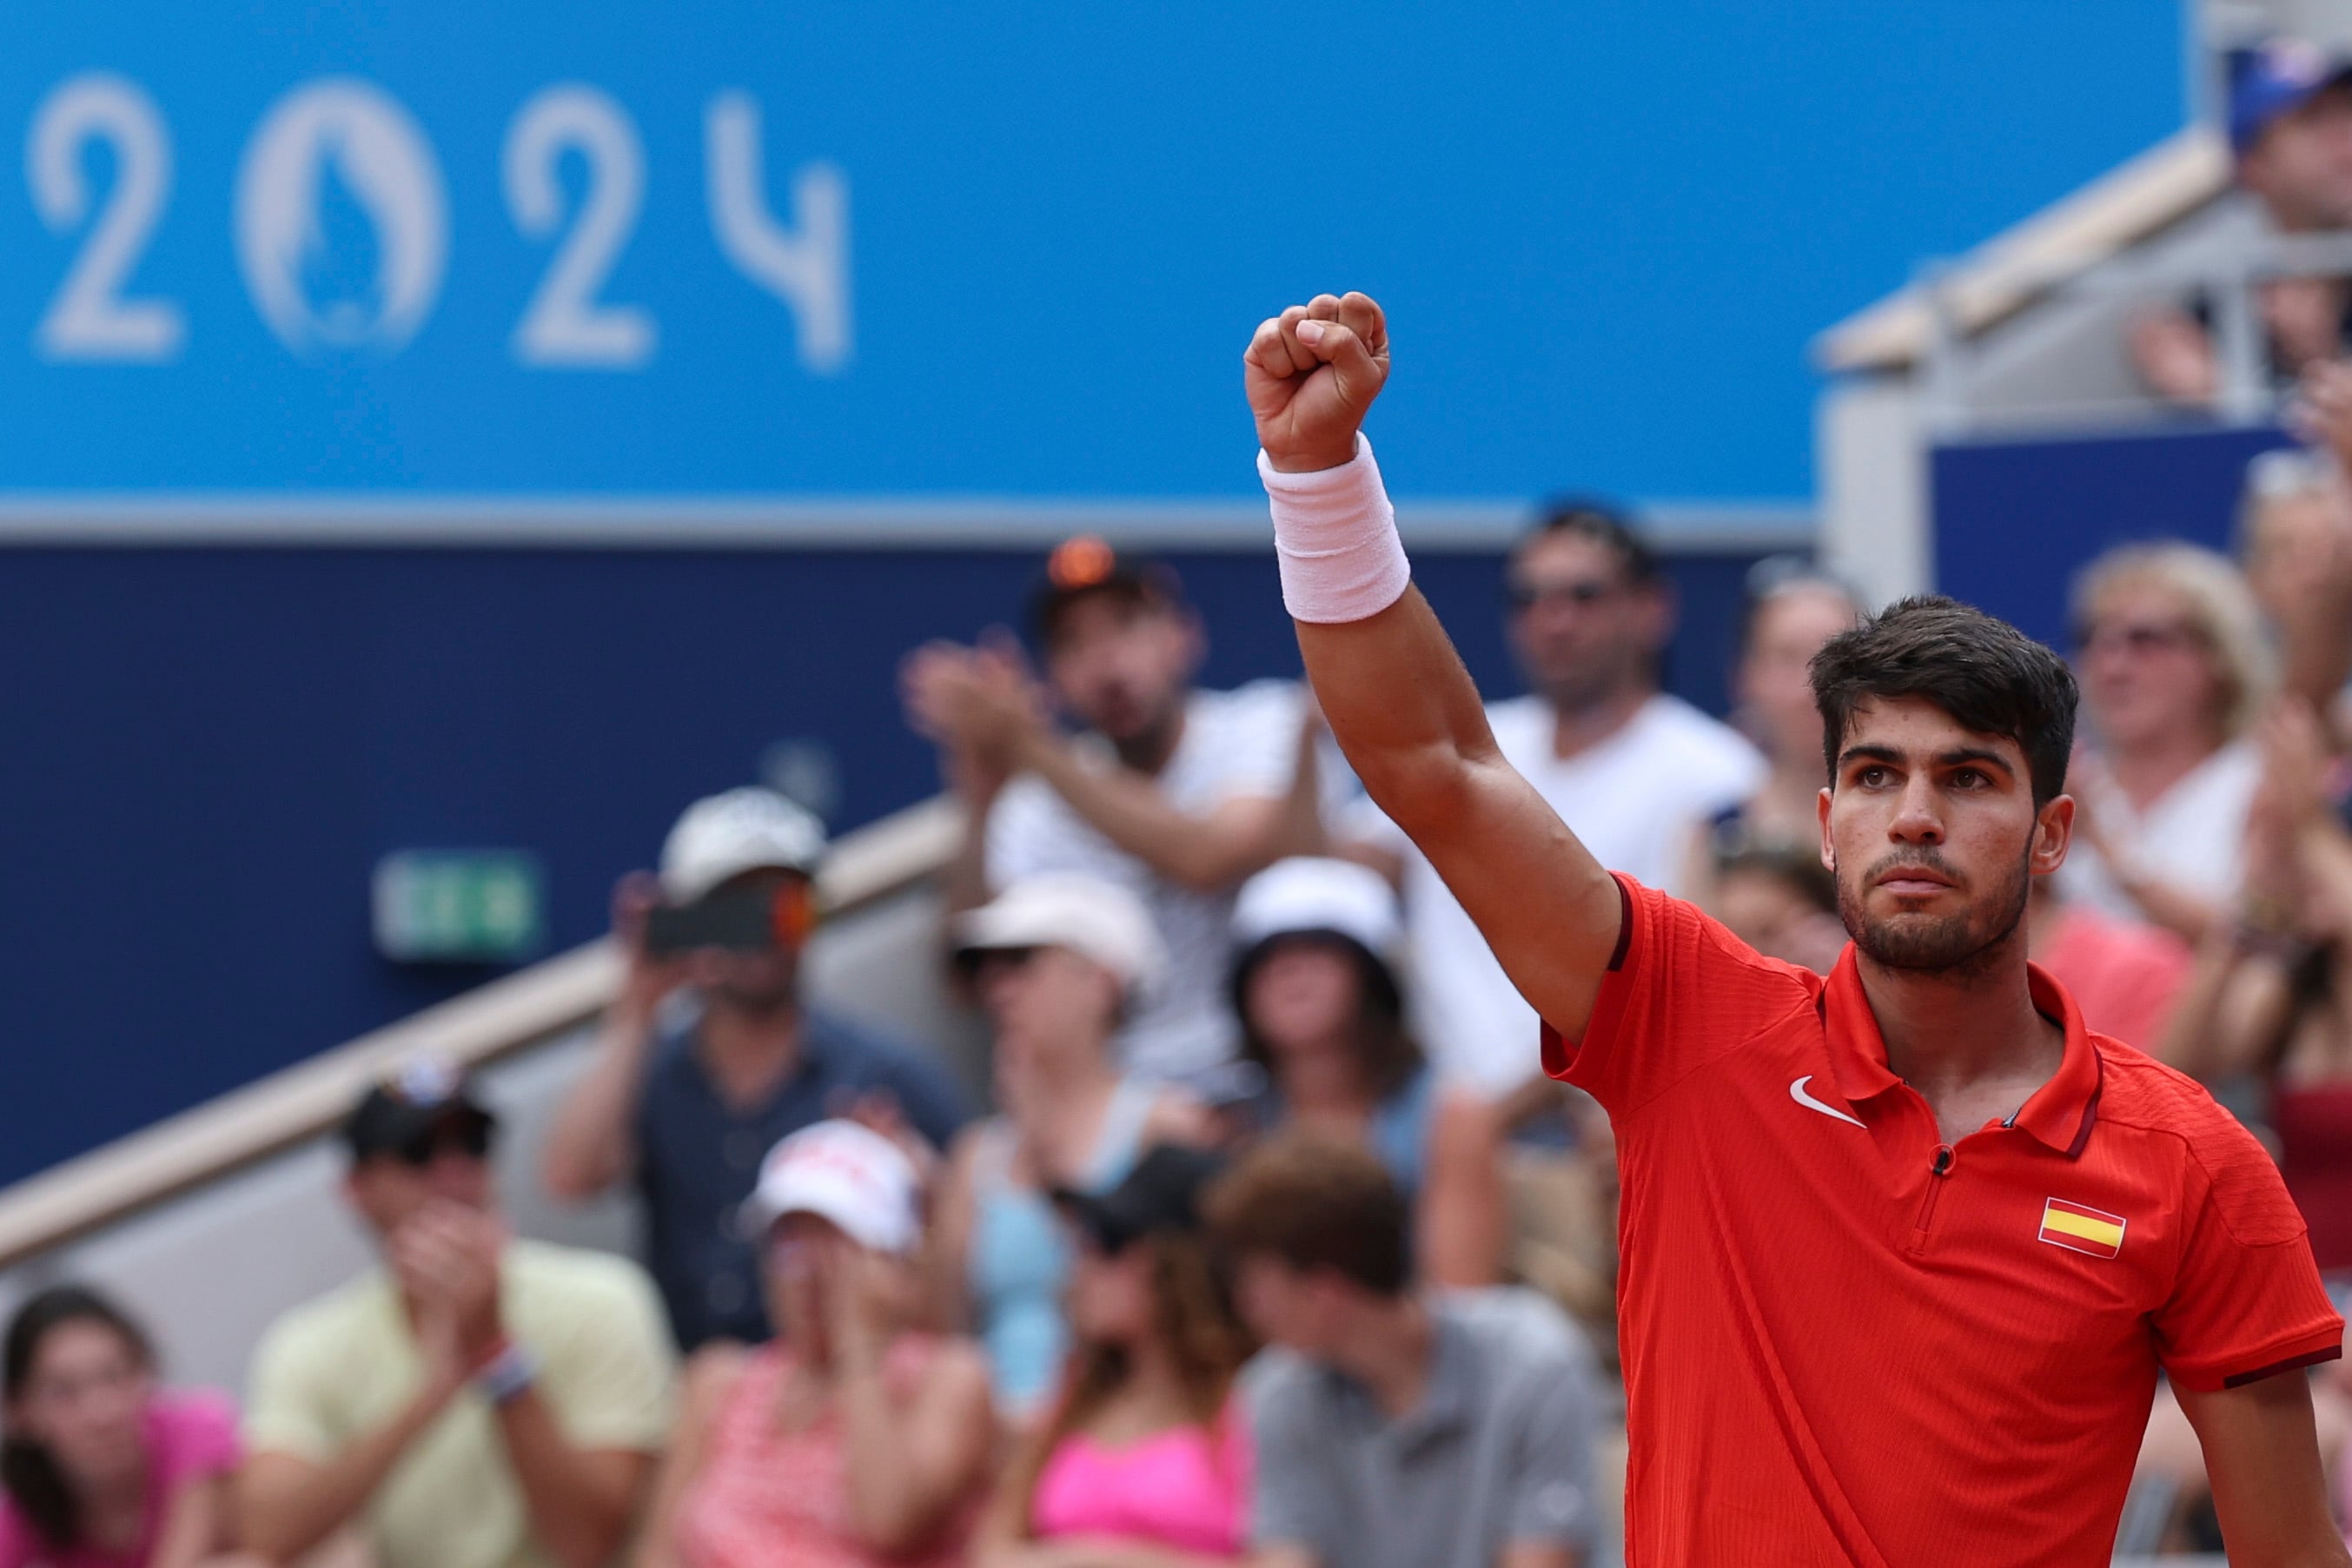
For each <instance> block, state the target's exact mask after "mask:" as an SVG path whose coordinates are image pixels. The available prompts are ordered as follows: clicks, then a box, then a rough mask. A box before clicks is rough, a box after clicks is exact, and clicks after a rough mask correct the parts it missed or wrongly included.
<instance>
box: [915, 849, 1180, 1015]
mask: <svg viewBox="0 0 2352 1568" xmlns="http://www.w3.org/2000/svg"><path fill="white" fill-rule="evenodd" d="M955 936H956V952H957V954H958V956H962V955H965V954H973V953H985V952H990V951H1002V950H1003V949H1004V948H1008V947H1066V948H1067V949H1069V950H1070V951H1071V952H1073V953H1076V954H1077V955H1078V956H1080V957H1082V958H1088V959H1092V960H1093V961H1094V962H1095V963H1097V964H1100V965H1101V966H1102V967H1104V968H1106V969H1108V970H1109V971H1110V972H1111V974H1112V975H1114V976H1115V977H1118V983H1119V985H1120V986H1121V987H1122V988H1125V989H1126V991H1127V993H1128V995H1129V998H1135V997H1139V996H1141V995H1143V994H1145V993H1147V992H1149V991H1150V990H1152V989H1153V988H1155V987H1157V986H1158V985H1159V984H1160V979H1161V977H1163V976H1164V975H1165V974H1166V973H1167V970H1168V946H1167V944H1166V943H1164V942H1162V941H1161V940H1160V929H1159V927H1158V926H1156V925H1153V924H1152V923H1151V912H1150V910H1148V909H1146V908H1144V907H1143V901H1142V900H1141V899H1139V898H1138V897H1136V896H1135V894H1131V893H1129V892H1128V890H1127V889H1125V888H1123V887H1121V886H1119V885H1118V883H1108V882H1105V881H1103V880H1102V879H1101V878H1099V877H1092V876H1087V875H1084V874H1082V873H1077V872H1046V873H1043V874H1041V875H1037V876H1032V877H1025V878H1024V879H1023V880H1021V881H1019V882H1016V883H1013V885H1012V886H1011V887H1008V888H1006V889H1005V890H1004V891H1003V893H1000V894H997V895H996V897H995V899H994V900H993V901H992V902H991V903H988V904H982V905H981V906H980V907H979V908H978V909H975V910H972V911H971V913H969V914H967V915H963V916H962V917H961V918H960V919H958V920H957V921H956V925H955Z"/></svg>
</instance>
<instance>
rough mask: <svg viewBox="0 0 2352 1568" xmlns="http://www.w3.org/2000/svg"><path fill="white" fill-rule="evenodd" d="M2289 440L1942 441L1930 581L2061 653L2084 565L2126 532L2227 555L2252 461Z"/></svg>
mask: <svg viewBox="0 0 2352 1568" xmlns="http://www.w3.org/2000/svg"><path fill="white" fill-rule="evenodd" d="M2288 444H2291V443H2290V441H2289V438H2288V437H2287V435H2286V434H2285V433H2284V432H2283V431H2280V430H2277V429H2275V428H2272V427H2267V426H2265V427H2260V428H2252V429H2240V430H2210V429H2188V430H2183V429H2168V430H2161V431H2156V432H2151V433H2147V434H2137V435H2102V436H2093V437H2084V438H2079V439H2072V440H2045V441H2007V442H1994V441H1980V442H1970V443H1967V444H1956V445H1950V446H1941V447H1938V448H1937V449H1936V451H1935V454H1934V456H1933V459H1932V462H1931V465H1930V469H1929V476H1930V478H1929V482H1930V485H1931V486H1932V494H1933V505H1934V517H1935V519H1936V523H1935V539H1936V585H1937V588H1939V589H1940V590H1941V591H1944V592H1946V593H1948V594H1950V595H1952V596H1953V597H1954V598H1956V599H1961V600H1965V601H1968V602H1969V603H1970V604H1974V605H1977V606H1979V607H1980V608H1982V609H1984V610H1987V611H1990V612H1992V613H1993V614H1995V615H1999V616H2000V617H2002V618H2003V619H2005V620H2008V621H2011V622H2015V623H2016V624H2017V625H2019V626H2021V627H2023V628H2024V629H2025V630H2026V631H2028V632H2032V634H2033V635H2034V636H2036V637H2039V638H2041V639H2042V640H2043V641H2044V642H2047V643H2051V644H2052V645H2053V646H2054V647H2058V648H2062V649H2063V647H2065V645H2066V596H2067V591H2068V589H2069V586H2070V585H2071V583H2072V582H2073V580H2074V574H2075V572H2076V571H2078V570H2080V569H2081V568H2082V566H2083V565H2084V562H2086V561H2088V560H2090V559H2091V558H2092V557H2094V556H2095V555H2097V554H2098V553H2099V552H2100V551H2101V550H2104V549H2106V548H2107V547H2108V546H2110V545H2116V544H2121V543H2124V542H2125V541H2126V540H2132V539H2151V538H2179V539H2189V540H2192V541H2194V542H2196V543H2198V544H2204V545H2210V546H2211V547H2213V548H2214V549H2220V550H2227V549H2229V548H2230V544H2231V539H2230V535H2231V528H2232V527H2233V526H2234V523H2235V520H2236V517H2237V507H2238V493H2239V488H2240V486H2241V484H2242V482H2243V480H2244V477H2245V472H2246V462H2247V460H2248V459H2249V458H2251V457H2252V456H2253V455H2255V454H2256V453H2258V452H2267V451H2270V450H2272V449H2273V448H2274V447H2279V446H2284V445H2288Z"/></svg>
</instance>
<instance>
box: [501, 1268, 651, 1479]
mask: <svg viewBox="0 0 2352 1568" xmlns="http://www.w3.org/2000/svg"><path fill="white" fill-rule="evenodd" d="M606 1261H607V1262H608V1263H609V1264H610V1265H611V1270H612V1272H611V1274H610V1276H609V1280H610V1283H609V1284H601V1283H600V1288H597V1289H593V1290H583V1291H581V1292H580V1294H579V1299H578V1301H577V1302H576V1303H575V1307H574V1311H573V1312H572V1314H571V1319H570V1322H568V1323H567V1325H566V1332H564V1333H562V1336H561V1339H560V1341H559V1342H558V1343H552V1344H549V1345H545V1346H541V1345H532V1346H531V1347H530V1348H531V1349H532V1350H533V1351H535V1352H537V1353H538V1354H540V1355H541V1357H542V1358H543V1363H542V1367H543V1369H542V1372H541V1379H540V1388H541V1393H542V1394H543V1396H545V1398H546V1399H547V1402H548V1405H549V1407H550V1409H551V1411H552V1412H553V1414H554V1416H555V1424H556V1425H557V1426H558V1427H561V1428H562V1432H563V1435H564V1437H566V1438H568V1439H569V1440H570V1441H571V1442H572V1443H573V1444H575V1445H577V1446H578V1447H580V1448H591V1449H595V1448H619V1449H626V1450H629V1451H631V1452H634V1453H648V1454H649V1453H654V1452H657V1451H658V1450H659V1449H660V1448H661V1446H662V1444H663V1442H664V1441H665V1440H666V1439H667V1437H668V1435H669V1427H670V1415H671V1411H670V1399H671V1375H672V1372H673V1366H672V1355H671V1352H670V1341H669V1334H668V1332H667V1329H666V1328H665V1327H664V1326H663V1322H662V1309H661V1303H660V1301H658V1300H656V1297H655V1295H654V1289H653V1282H652V1281H649V1280H647V1279H646V1277H645V1275H644V1274H643V1273H642V1272H641V1271H640V1270H638V1269H637V1268H636V1266H635V1265H634V1264H631V1263H626V1262H624V1261H623V1260H620V1259H617V1258H615V1259H610V1260H606Z"/></svg>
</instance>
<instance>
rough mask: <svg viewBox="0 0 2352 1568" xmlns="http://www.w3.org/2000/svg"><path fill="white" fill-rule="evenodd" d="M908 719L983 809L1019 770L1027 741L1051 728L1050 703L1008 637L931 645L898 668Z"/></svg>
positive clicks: (954, 781)
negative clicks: (941, 754) (934, 744)
mask: <svg viewBox="0 0 2352 1568" xmlns="http://www.w3.org/2000/svg"><path fill="white" fill-rule="evenodd" d="M898 686H899V692H900V695H901V696H902V697H903V699H904V701H905V703H906V706H907V720H908V724H910V725H911V726H912V727H914V729H915V731H916V733H918V734H919V735H921V736H924V737H927V738H929V739H930V740H932V741H935V742H937V743H938V744H939V746H940V747H941V749H942V750H943V751H944V752H945V754H946V757H945V762H946V771H947V775H948V781H949V784H950V788H952V789H955V790H956V791H957V792H958V793H959V794H960V795H961V796H962V797H963V798H964V799H965V800H966V801H968V802H972V803H976V804H985V803H986V802H987V801H988V800H992V799H993V798H994V796H995V793H996V791H997V790H998V789H1002V788H1003V786H1004V783H1005V781H1006V779H1009V778H1011V776H1012V775H1013V773H1014V772H1015V771H1017V769H1018V768H1019V765H1020V763H1019V752H1020V749H1021V747H1022V746H1023V745H1024V743H1025V742H1026V741H1028V740H1029V739H1031V738H1033V737H1035V736H1037V735H1040V734H1042V733H1044V732H1045V728H1046V719H1045V697H1044V694H1043V693H1042V692H1041V691H1040V690H1039V689H1038V687H1037V684H1036V682H1035V681H1034V679H1032V678H1031V676H1030V674H1029V671H1028V667H1027V665H1026V664H1024V662H1023V661H1022V658H1021V655H1020V652H1019V649H1018V646H1017V645H1015V644H1013V643H1012V639H1011V638H1010V636H1009V635H1002V634H1000V635H998V636H995V637H992V638H991V639H989V640H988V641H987V642H985V643H983V645H982V646H981V647H979V648H962V647H958V646H956V645H955V644H953V643H927V644H925V645H924V646H922V647H920V648H918V649H916V650H915V651H914V652H913V653H909V654H908V655H907V657H906V659H905V661H904V662H903V663H902V664H900V665H899V668H898Z"/></svg>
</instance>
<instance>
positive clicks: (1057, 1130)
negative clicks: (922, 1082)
mask: <svg viewBox="0 0 2352 1568" xmlns="http://www.w3.org/2000/svg"><path fill="white" fill-rule="evenodd" d="M955 931H956V941H957V948H958V950H957V958H958V960H959V962H960V963H961V964H962V965H963V966H964V967H965V969H966V971H967V972H968V973H969V974H970V976H971V979H972V982H973V985H974V988H976V989H977V991H978V992H979V994H980V998H981V1002H982V1006H983V1007H985V1008H986V1009H987V1010H988V1015H989V1020H990V1022H991V1023H992V1024H993V1025H994V1027H995V1040H994V1045H995V1073H996V1099H997V1103H998V1104H1000V1105H1001V1106H1002V1107H1003V1109H1002V1110H1001V1111H1000V1112H999V1113H997V1114H996V1115H994V1116H992V1117H991V1118H990V1119H989V1120H987V1121H985V1122H982V1123H981V1124H978V1125H976V1126H974V1127H972V1128H971V1129H970V1130H968V1131H967V1132H966V1133H965V1134H963V1136H962V1137H961V1138H960V1139H958V1140H957V1142H956V1145H955V1147H954V1149H953V1150H952V1151H951V1152H950V1155H949V1159H948V1168H947V1175H946V1177H945V1179H944V1180H943V1181H942V1183H941V1185H940V1201H939V1204H938V1207H937V1208H936V1210H935V1212H934V1214H933V1217H932V1220H933V1223H932V1233H931V1259H930V1264H931V1268H930V1273H931V1285H932V1292H933V1300H934V1303H935V1312H936V1316H937V1317H938V1318H939V1319H940V1321H941V1322H945V1323H946V1324H947V1325H949V1326H950V1327H962V1326H965V1325H969V1326H970V1327H971V1330H972V1332H973V1333H975V1334H976V1335H977V1336H978V1338H979V1339H980V1342H981V1343H982V1345H983V1346H984V1347H985V1348H986V1350H987V1352H988V1360H989V1370H990V1373H991V1375H992V1378H993V1379H994V1384H995V1389H996V1403H997V1407H998V1409H999V1410H1000V1411H1001V1412H1003V1414H1004V1415H1006V1416H1009V1417H1012V1418H1013V1419H1016V1420H1022V1419H1026V1418H1027V1417H1029V1416H1034V1414H1035V1413H1036V1412H1037V1411H1038V1409H1039V1408H1040V1406H1041V1404H1042V1403H1043V1401H1044V1400H1045V1397H1046V1396H1047V1395H1049V1394H1050V1393H1051V1392H1052V1391H1053V1386H1054V1380H1055V1376H1056V1375H1058V1374H1059V1372H1060V1370H1061V1366H1062V1358H1063V1354H1064V1351H1065V1349H1066V1346H1067V1343H1068V1337H1069V1331H1068V1324H1067V1322H1066V1319H1065V1317H1064V1315H1063V1301H1062V1293H1063V1288H1064V1286H1065V1285H1066V1283H1067V1282H1068V1280H1069V1275H1070V1264H1071V1256H1070V1248H1069V1243H1068V1241H1067V1239H1066V1238H1065V1237H1064V1235H1063V1233H1062V1227H1061V1225H1060V1224H1059V1222H1058V1221H1057V1220H1056V1218H1055V1213H1054V1207H1053V1203H1052V1199H1051V1197H1050V1196H1049V1195H1051V1194H1054V1193H1057V1192H1069V1193H1100V1192H1106V1191H1108V1190H1109V1189H1110V1188H1112V1187H1114V1186H1118V1183H1119V1182H1120V1181H1122V1180H1124V1179H1125V1178H1126V1176H1127V1174H1128V1172H1129V1170H1131V1169H1133V1168H1134V1166H1135V1163H1136V1160H1137V1159H1138V1157H1139V1155H1141V1154H1142V1152H1143V1151H1144V1150H1146V1149H1149V1148H1150V1147H1152V1146H1153V1145H1158V1144H1162V1143H1184V1144H1202V1143H1206V1142H1207V1141H1208V1140H1209V1138H1210V1137H1211V1135H1212V1133H1213V1127H1212V1125H1211V1123H1210V1121H1209V1117H1208V1115H1207V1113H1205V1112H1204V1111H1202V1108H1201V1106H1200V1103H1198V1102H1197V1101H1195V1100H1194V1099H1193V1098H1192V1096H1191V1095H1189V1094H1187V1093H1186V1092H1184V1091H1182V1090H1181V1089H1177V1088H1175V1087H1173V1086H1171V1085H1169V1084H1165V1083H1155V1082H1151V1081H1150V1080H1149V1079H1146V1078H1142V1077H1139V1076H1138V1075H1136V1074H1134V1073H1132V1072H1123V1071H1120V1069H1119V1066H1118V1059H1117V1057H1116V1055H1115V1053H1114V1051H1113V1047H1112V1043H1111V1042H1112V1040H1113V1037H1114V1034H1115V1032H1116V1030H1118V1025H1119V1022H1120V1020H1121V1019H1124V1018H1126V1017H1127V1016H1128V1015H1129V1013H1131V1012H1132V1011H1133V1010H1135V1009H1138V1008H1141V1007H1146V1006H1149V1005H1150V999H1151V998H1152V996H1153V994H1154V992H1155V990H1156V989H1157V988H1159V987H1160V986H1162V985H1164V984H1166V983H1167V977H1168V970H1169V960H1168V954H1167V949H1166V948H1165V947H1164V946H1162V945H1161V943H1160V934H1159V931H1158V929H1157V928H1156V927H1155V926H1154V925H1153V924H1152V921H1151V915H1150V911H1149V910H1147V909H1146V908H1145V906H1144V904H1143V901H1142V900H1141V899H1139V898H1138V897H1136V896H1135V894H1131V893H1129V892H1128V891H1127V890H1126V889H1125V888H1123V887H1120V886H1118V885H1117V884H1116V883H1108V882H1097V881H1096V880H1094V879H1093V878H1091V877H1087V876H1082V875H1079V874H1077V873H1073V872H1059V873H1046V874H1045V875H1041V876H1034V877H1030V878H1028V879H1027V880H1026V881H1024V882H1016V883H1013V885H1012V886H1011V887H1008V888H1006V889H1005V890H1004V892H1003V894H1001V895H1000V896H998V897H997V898H996V899H994V900H992V902H990V903H988V904H983V905H982V906H981V907H980V908H978V909H975V910H972V911H971V912H970V913H968V914H966V915H961V916H960V917H959V918H958V919H957V921H956V924H955Z"/></svg>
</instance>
